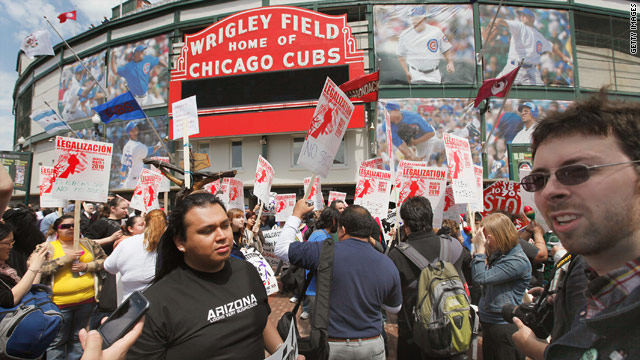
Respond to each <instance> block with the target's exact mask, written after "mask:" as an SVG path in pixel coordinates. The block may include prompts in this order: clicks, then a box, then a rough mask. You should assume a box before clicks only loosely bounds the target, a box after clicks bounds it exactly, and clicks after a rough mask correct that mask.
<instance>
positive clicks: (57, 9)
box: [0, 0, 153, 150]
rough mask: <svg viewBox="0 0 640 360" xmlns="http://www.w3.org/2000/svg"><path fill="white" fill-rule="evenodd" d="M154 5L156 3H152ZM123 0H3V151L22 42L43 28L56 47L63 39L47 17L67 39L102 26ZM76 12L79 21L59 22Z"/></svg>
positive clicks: (8, 145) (8, 144) (9, 136)
mask: <svg viewBox="0 0 640 360" xmlns="http://www.w3.org/2000/svg"><path fill="white" fill-rule="evenodd" d="M152 2H153V1H152ZM119 4H120V0H0V13H1V14H3V16H2V17H0V33H2V34H3V43H4V45H3V47H2V48H3V50H4V51H2V52H0V84H3V86H1V87H0V124H1V125H2V128H3V130H2V131H1V132H0V150H12V146H13V124H14V119H15V117H14V116H13V115H12V107H13V98H12V94H13V88H14V85H15V82H16V79H17V78H18V73H17V72H16V63H17V59H18V52H19V51H20V43H21V42H22V40H23V39H24V38H25V37H26V36H27V35H29V34H30V33H31V32H33V31H35V30H40V29H47V30H48V31H49V38H50V39H51V43H52V44H53V45H54V46H55V44H58V43H60V42H61V40H60V38H59V37H58V35H56V33H55V32H54V31H53V30H52V29H51V27H50V26H49V25H48V24H47V22H46V21H45V20H44V16H46V17H47V18H48V19H49V21H51V23H52V24H53V25H54V26H55V27H56V29H58V31H59V32H60V33H61V34H62V36H64V37H65V39H68V38H71V37H73V34H74V25H75V30H76V32H77V33H78V34H79V33H81V32H84V31H86V30H87V29H88V28H89V25H90V24H96V25H97V24H100V21H101V20H102V18H103V16H106V17H107V18H110V17H111V8H112V7H114V6H116V5H119ZM72 10H76V11H77V16H78V21H77V23H76V24H74V21H67V22H65V23H64V24H60V23H59V22H58V18H57V16H58V15H59V14H60V13H63V12H66V11H72Z"/></svg>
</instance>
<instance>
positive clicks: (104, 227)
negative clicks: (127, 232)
mask: <svg viewBox="0 0 640 360" xmlns="http://www.w3.org/2000/svg"><path fill="white" fill-rule="evenodd" d="M121 229H122V220H114V219H109V218H101V219H99V220H98V221H96V222H95V223H94V224H93V225H91V226H90V227H89V230H87V232H86V233H85V234H84V236H85V237H87V238H89V239H91V240H96V239H104V238H106V237H107V236H111V235H113V233H114V232H116V231H118V230H121ZM101 246H102V249H103V250H104V252H105V253H106V254H107V255H111V252H112V251H113V243H112V242H111V243H108V244H103V245H101Z"/></svg>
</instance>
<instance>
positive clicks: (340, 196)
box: [329, 191, 347, 205]
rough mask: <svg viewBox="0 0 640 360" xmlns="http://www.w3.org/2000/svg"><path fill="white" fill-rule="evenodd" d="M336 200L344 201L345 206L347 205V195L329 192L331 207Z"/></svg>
mask: <svg viewBox="0 0 640 360" xmlns="http://www.w3.org/2000/svg"><path fill="white" fill-rule="evenodd" d="M335 200H342V202H344V203H345V204H346V203H347V193H343V192H339V191H329V205H331V203H332V202H334V201H335Z"/></svg>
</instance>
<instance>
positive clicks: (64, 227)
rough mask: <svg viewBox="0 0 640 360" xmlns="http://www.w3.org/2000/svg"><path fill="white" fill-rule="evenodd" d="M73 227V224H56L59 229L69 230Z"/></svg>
mask: <svg viewBox="0 0 640 360" xmlns="http://www.w3.org/2000/svg"><path fill="white" fill-rule="evenodd" d="M73 228H74V225H73V224H61V225H60V226H58V229H60V230H69V229H73Z"/></svg>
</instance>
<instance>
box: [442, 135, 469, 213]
mask: <svg viewBox="0 0 640 360" xmlns="http://www.w3.org/2000/svg"><path fill="white" fill-rule="evenodd" d="M444 147H445V150H446V153H447V164H448V166H449V173H450V174H451V185H452V186H453V197H454V198H455V200H456V204H466V203H471V202H473V201H474V200H475V196H476V175H475V173H474V170H473V161H472V160H471V148H470V147H469V140H468V139H466V138H463V137H459V136H455V135H451V134H444Z"/></svg>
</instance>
